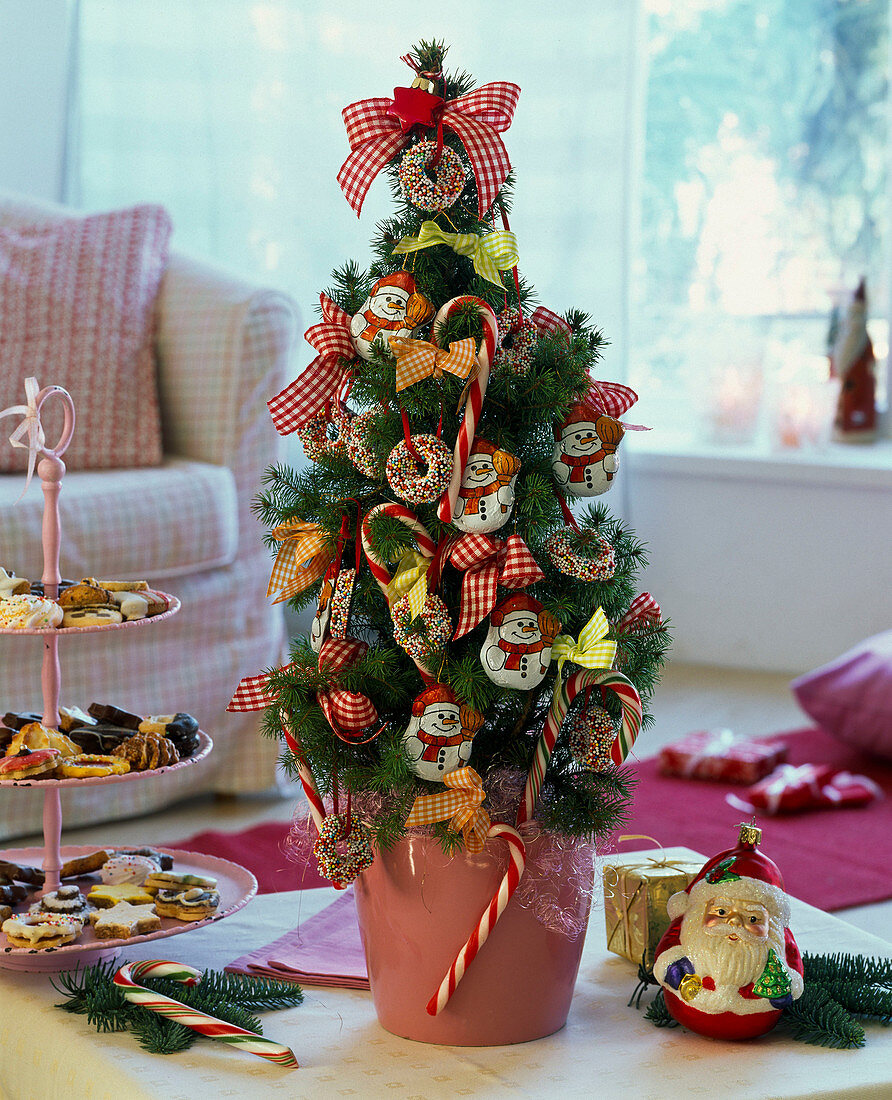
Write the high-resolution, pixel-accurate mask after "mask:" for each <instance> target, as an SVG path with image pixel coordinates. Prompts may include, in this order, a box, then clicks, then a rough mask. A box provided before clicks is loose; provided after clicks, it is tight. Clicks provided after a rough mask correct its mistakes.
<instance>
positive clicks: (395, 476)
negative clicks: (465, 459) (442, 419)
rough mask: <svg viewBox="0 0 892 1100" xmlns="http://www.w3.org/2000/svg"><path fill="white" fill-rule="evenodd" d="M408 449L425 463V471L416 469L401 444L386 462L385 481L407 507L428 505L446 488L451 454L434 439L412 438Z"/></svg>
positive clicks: (420, 436)
mask: <svg viewBox="0 0 892 1100" xmlns="http://www.w3.org/2000/svg"><path fill="white" fill-rule="evenodd" d="M412 446H413V448H414V449H415V450H416V451H417V452H418V453H419V454H420V455H421V457H422V458H423V459H424V461H425V462H426V463H427V470H425V469H424V467H422V466H419V465H418V462H417V461H416V460H415V459H414V458H413V457H412V455H411V454H410V453H409V448H408V445H407V444H406V442H405V440H403V441H402V442H401V443H397V445H396V446H395V447H394V448H393V450H392V451H391V452H390V457H389V458H388V459H387V471H386V472H387V480H388V482H389V483H390V487H391V489H393V491H394V492H395V493H396V495H397V496H399V497H402V498H403V500H405V501H408V502H409V504H432V503H433V502H434V501H435V500H439V499H440V497H441V496H442V495H443V492H444V490H445V489H446V487H447V486H448V485H449V479H450V478H451V477H452V466H453V461H454V460H453V457H452V451H450V450H449V448H448V447H447V446H446V444H445V443H444V442H443V441H442V439H437V437H436V436H435V435H413V436H412Z"/></svg>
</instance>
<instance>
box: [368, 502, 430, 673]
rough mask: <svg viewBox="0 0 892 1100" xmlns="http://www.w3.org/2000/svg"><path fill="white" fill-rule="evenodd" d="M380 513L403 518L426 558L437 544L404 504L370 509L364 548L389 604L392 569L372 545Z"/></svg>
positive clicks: (420, 667)
mask: <svg viewBox="0 0 892 1100" xmlns="http://www.w3.org/2000/svg"><path fill="white" fill-rule="evenodd" d="M379 515H383V516H392V517H393V518H394V519H399V520H402V522H403V523H405V525H406V526H407V527H408V528H409V530H410V531H414V533H415V537H416V538H417V540H418V549H419V550H420V551H421V553H422V554H423V555H424V556H425V557H426V558H432V557H433V556H434V554H436V552H437V544H436V542H435V541H434V539H432V538H431V536H430V534H429V533H428V530H427V528H426V527H425V526H424V524H423V523H422V522H421V520H420V519H419V518H418V516H416V515H415V513H414V512H410V511H409V509H408V508H404V507H403V506H402V504H376V505H375V507H374V508H371V509H369V511H368V512H367V513H366V516H365V518H364V519H363V521H362V548H363V550H364V551H365V556H366V560H367V561H368V563H369V569H370V570H371V572H372V576H373V577H374V578H375V580H376V581H377V582H378V587H379V588H380V589H381V591H382V592H383V593H384V598H385V599H386V600H387V603H388V606H389V605H390V595H389V593H388V591H387V586H388V585H389V584H390V581H391V575H390V570H389V569H388V568H387V564H386V562H385V561H384V560H383V558H380V557H379V556H378V553H377V551H376V550H375V549H374V547H373V546H372V536H371V521H372V519H373V518H374V517H375V516H379ZM412 660H413V661H414V662H415V666H416V668H417V669H418V671H419V672H420V673H421V675H422V677H423V678H424V679H426V680H431V681H432V680H435V679H436V677H435V676H434V674H433V672H432V671H431V670H430V669H429V668H428V667H427V665H425V664H424V663H423V662H421V661H419V660H418V659H417V658H415V657H413V658H412Z"/></svg>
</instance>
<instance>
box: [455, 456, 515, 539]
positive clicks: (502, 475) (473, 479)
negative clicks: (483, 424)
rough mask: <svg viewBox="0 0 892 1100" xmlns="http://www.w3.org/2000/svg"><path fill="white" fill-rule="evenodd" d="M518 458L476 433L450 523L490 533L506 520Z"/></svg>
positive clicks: (463, 529)
mask: <svg viewBox="0 0 892 1100" xmlns="http://www.w3.org/2000/svg"><path fill="white" fill-rule="evenodd" d="M519 473H520V460H519V459H517V458H515V457H514V455H512V454H509V453H508V452H507V451H501V450H499V448H498V447H496V446H494V445H493V444H492V443H490V442H489V441H488V440H486V439H481V438H480V436H475V437H474V441H473V443H472V444H471V453H470V454H469V455H468V461H467V464H466V466H465V472H464V475H463V476H462V479H461V488H460V489H459V492H458V499H457V500H456V502H455V508H454V509H453V512H452V522H453V524H454V525H455V526H456V527H457V528H458V529H459V530H460V531H468V532H470V533H472V534H476V535H480V534H489V533H490V532H492V531H498V529H499V528H500V527H502V526H504V524H506V523H507V522H508V519H509V518H510V516H511V511H512V509H513V508H514V483H515V482H516V481H517V475H518V474H519Z"/></svg>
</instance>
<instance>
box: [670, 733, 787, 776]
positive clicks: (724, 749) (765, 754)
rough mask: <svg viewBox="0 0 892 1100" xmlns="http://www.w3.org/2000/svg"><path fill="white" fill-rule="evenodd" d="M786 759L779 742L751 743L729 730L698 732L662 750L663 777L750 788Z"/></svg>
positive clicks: (785, 752) (785, 753)
mask: <svg viewBox="0 0 892 1100" xmlns="http://www.w3.org/2000/svg"><path fill="white" fill-rule="evenodd" d="M786 759H787V746H786V745H785V744H783V743H782V742H780V741H771V742H769V741H750V740H747V739H746V738H745V737H742V736H740V735H739V734H736V733H733V732H732V731H731V730H727V729H716V730H697V731H696V732H695V733H689V734H688V735H687V736H686V737H683V738H682V739H681V740H680V741H676V742H674V744H672V745H666V746H665V747H664V748H662V749H661V750H660V771H661V773H662V774H663V775H683V776H685V777H686V778H688V779H717V780H720V781H721V782H723V783H740V784H743V785H746V786H749V785H751V784H753V783H756V782H758V780H760V779H761V778H762V777H763V776H766V775H769V774H770V773H771V772H773V771H774V769H775V768H776V767H777V766H778V764H781V763H783V762H784V761H785V760H786Z"/></svg>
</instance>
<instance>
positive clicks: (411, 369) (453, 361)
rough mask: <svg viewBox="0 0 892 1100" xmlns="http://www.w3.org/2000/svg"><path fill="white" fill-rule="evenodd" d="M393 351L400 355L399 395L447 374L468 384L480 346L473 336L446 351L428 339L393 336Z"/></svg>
mask: <svg viewBox="0 0 892 1100" xmlns="http://www.w3.org/2000/svg"><path fill="white" fill-rule="evenodd" d="M390 350H391V351H392V352H393V354H394V355H395V356H396V388H397V393H399V391H400V390H405V389H408V388H409V386H414V385H415V383H416V382H421V381H422V380H423V379H425V378H442V377H443V374H444V373H449V374H454V375H455V376H456V378H461V380H462V381H465V380H466V379H467V378H468V376H469V375H470V373H471V371H472V370H473V369H474V364H475V363H476V362H477V343H476V341H475V340H473V339H472V338H471V337H467V338H466V339H464V340H456V341H455V342H454V343H452V344H450V345H449V350H448V351H444V350H443V349H442V348H438V347H437V345H436V344H429V343H428V342H427V340H409V339H406V338H405V337H402V336H391V337H390Z"/></svg>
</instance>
